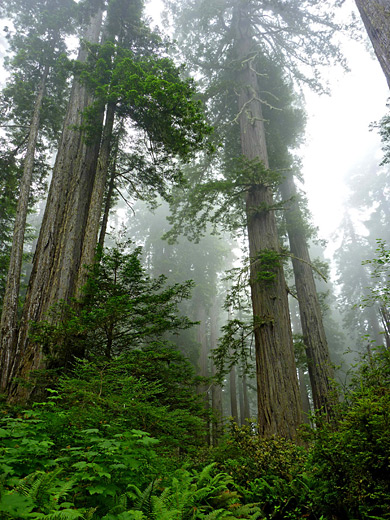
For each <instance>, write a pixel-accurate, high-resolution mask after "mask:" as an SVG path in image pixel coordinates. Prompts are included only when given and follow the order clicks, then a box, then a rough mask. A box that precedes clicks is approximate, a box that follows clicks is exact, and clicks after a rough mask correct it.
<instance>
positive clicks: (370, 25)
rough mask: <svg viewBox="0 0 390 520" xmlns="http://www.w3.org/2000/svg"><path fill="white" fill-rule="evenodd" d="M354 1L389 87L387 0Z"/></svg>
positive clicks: (388, 4) (389, 24) (389, 34)
mask: <svg viewBox="0 0 390 520" xmlns="http://www.w3.org/2000/svg"><path fill="white" fill-rule="evenodd" d="M355 2H356V6H357V8H358V10H359V13H360V16H361V17H362V20H363V23H364V26H365V28H366V30H367V33H368V36H369V38H370V40H371V43H372V45H373V47H374V51H375V54H376V56H377V58H378V61H379V63H380V65H381V67H382V70H383V72H384V75H385V77H386V80H387V84H388V86H389V87H390V3H389V0H355Z"/></svg>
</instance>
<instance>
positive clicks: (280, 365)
mask: <svg viewBox="0 0 390 520" xmlns="http://www.w3.org/2000/svg"><path fill="white" fill-rule="evenodd" d="M236 16H237V18H238V19H237V28H238V31H237V54H238V61H239V62H240V63H241V71H240V77H239V83H240V85H239V99H238V103H239V111H240V112H239V120H240V132H241V148H242V154H243V156H244V157H246V158H247V159H249V160H251V161H253V160H259V161H261V162H262V164H263V166H264V167H265V168H268V155H267V145H266V138H265V129H264V122H263V116H262V110H261V102H260V100H259V87H258V80H257V73H256V71H255V70H254V69H253V63H252V60H251V56H253V45H252V38H251V31H250V26H249V17H248V16H247V14H246V13H245V10H244V9H243V10H239V9H237V12H236ZM272 206H273V194H272V191H271V188H270V187H269V186H268V185H267V184H265V183H264V184H261V183H259V184H253V185H252V186H251V187H250V188H249V189H248V192H247V194H246V213H247V226H248V241H249V254H250V261H251V269H250V279H251V294H252V307H253V316H254V325H255V350H256V372H257V391H258V395H257V397H258V423H259V433H260V434H261V435H264V436H272V435H281V436H284V437H287V438H294V437H295V436H296V430H297V428H298V426H299V425H300V424H301V422H302V413H301V403H300V396H299V388H298V380H297V374H296V367H295V357H294V348H293V340H292V333H291V324H290V315H289V308H288V300H287V287H286V282H285V279H284V272H283V266H282V263H281V261H278V255H279V253H280V248H279V241H278V233H277V228H276V220H275V215H274V211H273V209H272ZM261 255H265V256H267V257H268V258H271V259H272V258H273V259H274V260H273V261H272V262H271V263H272V265H271V266H270V268H271V270H272V277H271V279H269V280H261V279H260V276H261V273H260V271H261V268H262V262H261V261H259V260H260V259H261Z"/></svg>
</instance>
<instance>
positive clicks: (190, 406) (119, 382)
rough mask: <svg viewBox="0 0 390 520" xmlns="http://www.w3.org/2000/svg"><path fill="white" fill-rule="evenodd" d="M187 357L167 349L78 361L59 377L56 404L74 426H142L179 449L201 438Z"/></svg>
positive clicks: (201, 408) (200, 404) (197, 399)
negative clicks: (70, 370) (66, 373)
mask: <svg viewBox="0 0 390 520" xmlns="http://www.w3.org/2000/svg"><path fill="white" fill-rule="evenodd" d="M196 384H197V379H196V378H195V377H194V374H193V369H192V367H191V366H190V364H189V362H188V361H187V360H186V359H185V358H184V357H183V356H182V355H181V354H180V353H179V352H177V351H175V350H173V349H170V348H161V347H159V345H156V346H155V348H152V347H151V348H149V349H146V350H134V351H132V352H128V353H126V354H123V355H122V356H119V357H118V358H116V359H112V360H97V361H90V362H89V361H81V362H80V363H79V364H78V365H77V366H76V367H75V369H74V370H73V371H72V372H71V373H70V374H68V375H67V376H65V377H63V378H62V379H61V380H60V383H59V388H60V392H61V396H62V399H61V402H60V406H61V407H62V408H63V409H64V410H65V409H66V410H68V413H69V417H70V419H71V421H72V422H73V423H74V424H77V425H78V427H79V428H91V427H96V425H98V424H110V426H111V427H112V428H113V429H116V430H118V431H123V430H128V429H132V428H136V429H142V430H144V431H147V432H149V433H150V434H151V435H152V436H154V437H157V438H158V439H160V440H161V442H162V443H163V445H164V446H170V447H171V448H175V449H176V448H180V450H181V452H185V451H188V450H191V447H192V446H199V445H200V444H203V443H204V420H205V417H206V411H205V410H204V406H203V402H202V400H201V398H200V397H199V396H198V395H197V394H196V393H195V389H196Z"/></svg>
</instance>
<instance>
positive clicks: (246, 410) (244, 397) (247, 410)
mask: <svg viewBox="0 0 390 520" xmlns="http://www.w3.org/2000/svg"><path fill="white" fill-rule="evenodd" d="M241 381H242V402H243V411H242V418H243V419H244V423H245V421H246V419H250V417H251V410H250V406H249V396H248V381H247V377H246V374H245V372H244V373H243V374H242V379H241Z"/></svg>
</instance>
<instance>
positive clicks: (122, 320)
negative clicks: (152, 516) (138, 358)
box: [34, 246, 193, 366]
mask: <svg viewBox="0 0 390 520" xmlns="http://www.w3.org/2000/svg"><path fill="white" fill-rule="evenodd" d="M141 254H142V249H141V248H139V247H137V248H135V249H134V251H132V252H128V251H127V250H126V246H119V247H117V248H114V249H112V250H110V251H106V252H104V251H102V252H100V253H99V254H98V259H97V261H96V262H95V263H94V264H93V265H92V266H90V267H89V277H88V281H87V283H86V285H85V287H84V289H83V295H82V297H81V299H80V300H78V301H75V302H72V305H68V304H66V303H60V304H59V305H57V306H55V307H54V308H53V309H52V311H51V316H50V320H49V321H45V322H40V323H38V324H36V326H35V331H34V339H35V341H37V342H39V343H40V344H42V345H43V348H44V349H45V351H46V352H47V354H49V355H51V356H52V357H53V360H56V359H57V360H60V361H61V363H62V365H61V366H63V365H64V364H66V362H68V361H71V359H72V357H73V356H76V357H87V358H89V357H91V356H98V357H104V358H105V359H110V358H112V357H115V356H118V355H120V354H122V353H123V352H127V351H129V350H133V349H135V348H143V347H146V346H148V345H150V344H151V343H158V342H159V341H160V338H161V336H162V335H163V334H164V333H165V332H167V331H171V332H173V333H175V332H176V331H178V330H180V329H186V328H188V327H190V326H192V325H193V322H191V321H190V320H189V319H188V318H186V317H184V316H180V315H179V313H178V307H177V306H178V304H179V302H181V301H182V300H183V299H187V298H189V296H190V289H191V288H192V286H193V283H192V282H191V281H187V282H185V283H182V284H174V285H172V286H166V277H165V276H159V277H158V278H155V279H153V278H151V277H150V276H148V275H147V274H146V271H145V269H144V268H143V267H142V265H141ZM58 362H59V361H55V363H58Z"/></svg>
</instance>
